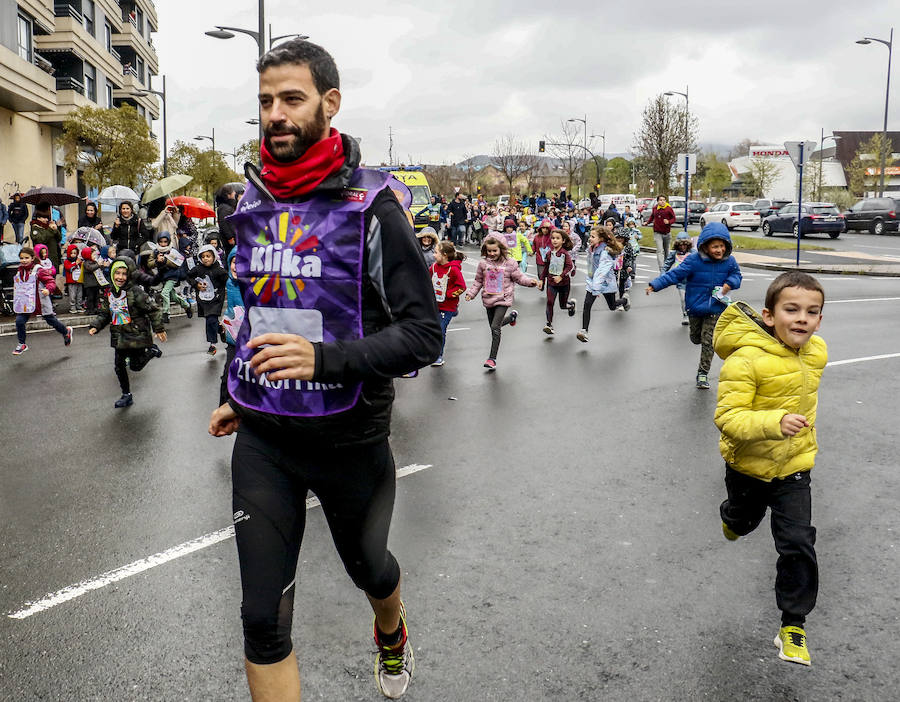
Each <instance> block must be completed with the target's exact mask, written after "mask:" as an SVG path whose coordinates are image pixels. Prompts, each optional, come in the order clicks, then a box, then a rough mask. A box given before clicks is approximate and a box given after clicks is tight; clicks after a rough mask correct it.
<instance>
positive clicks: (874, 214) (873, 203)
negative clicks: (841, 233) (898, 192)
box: [844, 197, 900, 234]
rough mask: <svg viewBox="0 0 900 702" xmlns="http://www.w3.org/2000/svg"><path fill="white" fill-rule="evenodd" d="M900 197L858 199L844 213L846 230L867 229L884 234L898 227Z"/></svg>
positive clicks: (899, 221)
mask: <svg viewBox="0 0 900 702" xmlns="http://www.w3.org/2000/svg"><path fill="white" fill-rule="evenodd" d="M898 213H900V198H893V197H869V198H866V199H865V200H860V201H859V202H857V203H856V204H855V205H853V207H851V208H850V209H849V210H847V211H846V212H845V213H844V218H845V219H846V220H847V231H850V230H852V229H856V230H865V229H868V230H869V231H870V232H872V233H873V234H886V233H887V232H896V231H898V229H900V219H898Z"/></svg>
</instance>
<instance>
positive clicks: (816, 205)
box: [762, 202, 844, 239]
mask: <svg viewBox="0 0 900 702" xmlns="http://www.w3.org/2000/svg"><path fill="white" fill-rule="evenodd" d="M800 211H801V217H800V218H799V222H800V223H799V225H798V217H797V203H796V202H789V203H788V204H786V205H785V206H784V207H782V208H781V209H780V210H778V212H776V213H775V214H773V215H769V216H768V217H766V218H765V219H764V220H763V223H762V230H763V234H765V235H766V236H772V234H776V233H779V232H784V233H787V234H793V235H794V236H795V237H796V236H797V235H798V234H799V235H800V236H801V237H802V236H806V235H807V234H827V235H828V236H830V237H831V238H832V239H837V238H838V237H839V236H840V235H841V232H843V231H844V215H842V214H841V211H840V210H839V209H838V208H837V207H835V206H834V204H833V203H831V202H809V203H806V202H804V203H803V204H802V205H801V207H800Z"/></svg>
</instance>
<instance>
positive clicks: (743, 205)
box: [700, 202, 759, 232]
mask: <svg viewBox="0 0 900 702" xmlns="http://www.w3.org/2000/svg"><path fill="white" fill-rule="evenodd" d="M710 222H721V223H722V224H724V225H725V226H726V227H728V229H734V228H735V227H750V231H754V232H755V231H756V230H757V229H759V210H756V209H754V208H753V205H751V204H750V203H749V202H720V203H719V204H717V205H713V206H712V207H710V208H709V212H704V213H703V214H702V215H700V226H701V227H705V226H706V225H707V224H709V223H710Z"/></svg>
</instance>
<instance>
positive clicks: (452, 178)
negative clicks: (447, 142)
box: [423, 163, 459, 198]
mask: <svg viewBox="0 0 900 702" xmlns="http://www.w3.org/2000/svg"><path fill="white" fill-rule="evenodd" d="M423 170H424V172H425V177H426V178H428V184H429V185H430V186H431V192H432V193H434V194H435V195H444V196H445V197H448V198H449V197H452V193H451V191H452V190H453V188H454V187H455V186H456V184H457V183H459V178H458V175H459V174H458V173H457V171H456V168H455V167H454V166H448V165H447V164H446V163H444V164H441V165H440V166H425V168H424V169H423Z"/></svg>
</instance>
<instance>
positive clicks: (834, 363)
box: [826, 353, 900, 366]
mask: <svg viewBox="0 0 900 702" xmlns="http://www.w3.org/2000/svg"><path fill="white" fill-rule="evenodd" d="M885 358H900V353H882V354H879V355H878V356H861V357H860V358H845V359H844V360H843V361H829V362H828V363H827V364H826V365H829V366H843V365H846V364H848V363H863V362H864V361H880V360H882V359H885Z"/></svg>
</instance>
